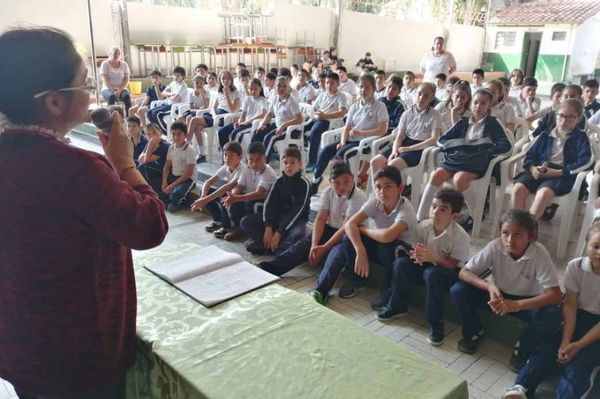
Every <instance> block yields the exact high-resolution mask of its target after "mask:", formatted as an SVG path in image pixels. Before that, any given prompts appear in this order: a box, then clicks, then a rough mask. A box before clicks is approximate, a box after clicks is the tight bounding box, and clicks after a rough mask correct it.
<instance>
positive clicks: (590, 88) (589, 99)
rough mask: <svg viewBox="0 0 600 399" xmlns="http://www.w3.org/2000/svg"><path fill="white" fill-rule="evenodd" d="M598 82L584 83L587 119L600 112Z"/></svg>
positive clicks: (588, 81)
mask: <svg viewBox="0 0 600 399" xmlns="http://www.w3.org/2000/svg"><path fill="white" fill-rule="evenodd" d="M598 86H599V85H598V81H597V80H596V79H589V80H586V81H585V82H583V85H582V88H583V95H582V99H583V106H584V107H585V110H584V114H585V117H586V118H588V119H590V118H591V117H592V116H593V115H594V114H595V113H596V112H598V110H600V102H598V101H597V100H596V96H598Z"/></svg>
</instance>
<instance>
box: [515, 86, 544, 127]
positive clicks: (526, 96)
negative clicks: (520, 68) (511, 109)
mask: <svg viewBox="0 0 600 399" xmlns="http://www.w3.org/2000/svg"><path fill="white" fill-rule="evenodd" d="M537 87H538V82H537V79H535V78H532V77H530V76H528V77H526V78H525V79H523V84H522V87H521V90H520V91H519V95H518V96H517V97H516V99H517V101H518V103H519V108H518V110H517V116H520V117H521V118H528V117H529V116H531V115H533V114H535V113H536V112H537V111H539V109H540V106H541V104H542V100H540V98H539V97H536V92H537Z"/></svg>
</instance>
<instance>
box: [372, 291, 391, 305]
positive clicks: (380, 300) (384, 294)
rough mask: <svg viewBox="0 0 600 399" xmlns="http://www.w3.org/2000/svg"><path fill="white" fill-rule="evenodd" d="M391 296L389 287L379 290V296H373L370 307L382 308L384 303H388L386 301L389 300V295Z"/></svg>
mask: <svg viewBox="0 0 600 399" xmlns="http://www.w3.org/2000/svg"><path fill="white" fill-rule="evenodd" d="M391 296H392V290H390V289H389V288H388V289H386V290H384V291H381V292H380V293H379V296H377V298H375V299H374V300H373V301H372V302H371V307H372V308H373V309H375V310H381V309H383V307H384V306H385V305H387V304H388V302H389V301H390V297H391Z"/></svg>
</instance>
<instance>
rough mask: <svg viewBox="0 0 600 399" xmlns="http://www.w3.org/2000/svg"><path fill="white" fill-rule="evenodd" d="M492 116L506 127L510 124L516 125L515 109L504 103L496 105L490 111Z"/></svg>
mask: <svg viewBox="0 0 600 399" xmlns="http://www.w3.org/2000/svg"><path fill="white" fill-rule="evenodd" d="M490 114H491V115H492V116H495V117H496V119H498V122H500V123H502V125H503V126H504V127H506V125H507V124H509V123H515V121H516V118H517V115H516V114H515V110H514V108H513V107H511V106H510V105H508V104H506V103H505V102H504V101H501V102H499V103H498V104H496V105H494V106H493V107H492V109H491V111H490Z"/></svg>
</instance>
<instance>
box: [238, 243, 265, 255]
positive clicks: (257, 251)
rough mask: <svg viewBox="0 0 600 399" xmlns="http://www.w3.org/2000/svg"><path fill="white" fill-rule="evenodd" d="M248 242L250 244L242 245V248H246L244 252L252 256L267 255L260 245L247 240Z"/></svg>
mask: <svg viewBox="0 0 600 399" xmlns="http://www.w3.org/2000/svg"><path fill="white" fill-rule="evenodd" d="M248 241H251V242H249V243H248V244H244V246H245V247H246V251H248V252H250V253H251V254H252V255H264V254H266V253H267V250H266V249H265V247H264V246H263V245H262V243H260V244H258V243H256V242H254V240H248ZM246 242H247V241H246Z"/></svg>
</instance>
